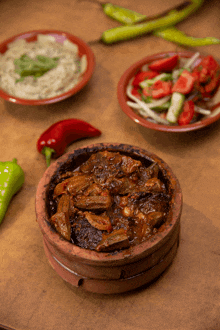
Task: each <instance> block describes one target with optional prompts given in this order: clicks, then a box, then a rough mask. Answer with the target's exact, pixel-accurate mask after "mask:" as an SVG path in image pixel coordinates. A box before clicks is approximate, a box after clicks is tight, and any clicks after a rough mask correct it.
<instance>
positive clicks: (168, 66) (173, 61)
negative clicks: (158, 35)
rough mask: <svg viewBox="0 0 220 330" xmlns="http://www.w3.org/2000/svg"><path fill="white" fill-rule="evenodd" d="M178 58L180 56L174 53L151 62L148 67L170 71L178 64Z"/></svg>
mask: <svg viewBox="0 0 220 330" xmlns="http://www.w3.org/2000/svg"><path fill="white" fill-rule="evenodd" d="M178 60H179V56H178V55H173V56H170V57H166V58H163V59H161V60H157V61H154V62H152V63H150V64H149V65H148V68H149V69H151V70H153V71H158V72H169V71H172V70H173V69H174V68H175V67H176V66H177V63H178Z"/></svg>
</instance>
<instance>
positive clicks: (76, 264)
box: [36, 143, 182, 294]
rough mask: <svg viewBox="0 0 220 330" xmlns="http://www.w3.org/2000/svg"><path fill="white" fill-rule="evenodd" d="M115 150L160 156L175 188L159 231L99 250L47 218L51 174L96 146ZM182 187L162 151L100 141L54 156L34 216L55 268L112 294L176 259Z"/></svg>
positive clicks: (146, 159) (75, 282) (146, 158)
mask: <svg viewBox="0 0 220 330" xmlns="http://www.w3.org/2000/svg"><path fill="white" fill-rule="evenodd" d="M104 150H107V151H111V152H112V151H113V152H114V151H115V152H120V153H121V154H124V155H127V156H130V157H132V158H134V159H137V160H140V161H141V162H142V163H143V164H145V165H146V166H149V165H150V164H152V163H154V162H157V164H158V165H159V173H160V177H161V180H162V181H164V183H165V184H166V186H167V188H168V189H169V191H171V202H170V208H169V212H168V217H167V220H166V222H165V223H164V224H163V225H162V226H161V228H160V230H158V232H157V234H155V236H152V238H151V239H148V240H146V241H144V242H143V243H141V244H138V245H136V246H133V247H130V248H128V249H124V250H120V251H116V252H114V253H111V252H96V251H94V250H89V249H84V248H81V247H79V246H76V245H74V244H72V243H70V242H69V241H67V240H65V239H64V238H62V237H61V236H60V235H59V234H58V233H57V232H56V231H55V229H53V228H52V226H51V224H50V223H49V221H48V194H49V193H48V192H49V188H50V186H51V185H52V184H53V178H54V177H55V176H56V175H58V174H63V173H65V172H66V171H67V170H68V169H69V170H70V169H75V168H77V167H78V166H79V165H81V164H82V163H84V162H85V161H86V160H87V159H88V158H89V157H90V156H91V155H92V154H94V153H96V152H98V151H104ZM181 210H182V192H181V188H180V185H179V182H178V180H177V178H176V177H175V175H174V174H173V172H172V170H171V169H170V168H169V166H168V165H167V164H166V163H165V162H164V161H163V160H162V159H160V158H159V157H158V156H156V155H154V154H152V153H150V152H148V151H146V150H144V149H141V148H138V147H135V146H130V145H125V144H117V143H114V144H110V143H107V144H96V145H91V146H88V147H83V148H79V149H76V150H74V151H73V152H72V153H67V154H65V155H63V156H62V157H60V158H59V159H58V160H56V161H55V162H54V163H53V164H52V165H51V166H50V167H49V168H48V169H47V170H46V172H45V173H44V175H43V177H42V178H41V180H40V182H39V184H38V187H37V193H36V218H37V222H38V224H39V227H40V230H41V232H42V235H43V244H44V250H45V254H46V256H47V258H48V260H49V262H50V264H51V266H52V267H53V269H54V270H55V271H56V272H57V274H58V275H59V276H60V277H61V278H62V279H64V280H65V281H66V282H68V283H69V284H71V285H72V286H73V287H82V288H83V289H85V290H87V291H91V292H96V293H104V294H112V293H121V292H126V291H130V290H133V289H136V288H138V287H141V286H143V285H145V284H149V283H151V282H152V281H153V280H155V279H157V278H158V277H159V276H160V275H161V274H162V273H163V272H164V271H165V269H167V267H168V266H169V265H170V264H171V262H172V261H173V259H174V257H175V255H176V252H177V248H178V242H179V232H180V216H181Z"/></svg>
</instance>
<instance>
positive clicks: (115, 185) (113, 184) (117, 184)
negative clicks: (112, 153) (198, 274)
mask: <svg viewBox="0 0 220 330" xmlns="http://www.w3.org/2000/svg"><path fill="white" fill-rule="evenodd" d="M105 186H106V188H107V189H109V191H110V192H111V194H119V195H127V194H129V193H131V192H133V191H134V190H135V189H136V183H135V182H134V181H132V180H131V179H129V178H127V177H123V178H114V177H113V178H109V179H108V180H107V182H106V184H105Z"/></svg>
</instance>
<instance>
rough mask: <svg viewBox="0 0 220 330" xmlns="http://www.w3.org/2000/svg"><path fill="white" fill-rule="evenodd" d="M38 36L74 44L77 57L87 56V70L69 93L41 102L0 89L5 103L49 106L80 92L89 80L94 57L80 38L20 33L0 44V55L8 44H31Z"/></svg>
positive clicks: (52, 33)
mask: <svg viewBox="0 0 220 330" xmlns="http://www.w3.org/2000/svg"><path fill="white" fill-rule="evenodd" d="M38 34H45V35H50V36H53V37H55V39H56V42H60V43H63V42H64V40H66V39H67V40H69V41H71V42H72V43H74V44H76V45H77V46H78V49H79V56H80V57H82V55H84V54H85V55H86V56H87V63H88V64H87V70H86V72H85V73H84V75H83V78H82V79H81V80H80V81H79V83H78V84H77V85H76V86H75V87H74V88H72V89H70V90H69V91H67V92H65V93H63V94H60V95H58V96H55V97H52V98H48V99H41V100H27V99H22V98H18V97H15V96H13V95H9V94H8V93H7V92H5V91H4V90H2V89H0V97H1V98H3V99H5V100H6V101H9V102H13V103H17V104H24V105H42V104H50V103H56V102H59V101H62V100H64V99H66V98H68V97H70V96H72V95H74V94H76V93H77V92H78V91H80V90H81V89H82V88H83V87H84V86H85V85H86V84H87V83H88V81H89V80H90V79H91V77H92V74H93V72H94V69H95V56H94V53H93V51H92V50H91V48H90V47H89V46H88V45H87V44H86V43H85V42H84V41H83V40H81V39H80V38H78V37H76V36H74V35H72V34H70V33H67V32H63V31H56V30H37V31H29V32H24V33H20V34H18V35H16V36H13V37H11V38H9V39H7V40H5V41H3V42H2V43H1V44H0V53H1V54H4V53H5V52H6V51H7V48H8V44H9V43H11V42H13V41H16V40H18V39H25V40H26V41H27V42H32V41H36V40H37V36H38Z"/></svg>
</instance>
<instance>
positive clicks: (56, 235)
mask: <svg viewBox="0 0 220 330" xmlns="http://www.w3.org/2000/svg"><path fill="white" fill-rule="evenodd" d="M181 212H182V192H181V188H180V185H179V182H178V180H177V178H176V177H175V175H174V174H173V172H172V170H171V169H170V168H169V166H168V165H167V164H166V163H165V162H164V161H163V160H162V159H160V158H159V157H158V156H156V155H155V154H152V153H150V152H148V151H147V150H144V149H141V148H139V147H136V146H131V145H126V144H119V143H113V144H111V143H104V144H96V145H91V146H88V147H83V148H79V149H76V150H74V151H73V152H71V153H66V154H64V155H63V156H62V157H60V158H59V159H58V160H56V161H55V162H54V163H53V164H52V165H51V166H50V167H49V168H48V169H47V170H46V172H45V173H44V175H43V177H42V179H41V180H40V182H39V184H38V187H37V194H36V216H37V222H38V224H39V227H40V230H41V232H42V234H43V244H44V250H45V254H46V256H47V258H48V260H49V263H50V264H51V266H52V267H53V269H54V270H55V271H56V272H57V274H58V275H59V276H60V277H61V278H62V279H63V280H65V281H66V282H68V283H69V284H71V285H72V286H73V287H80V288H83V289H85V290H87V291H91V292H96V293H104V294H113V293H122V292H126V291H130V290H134V289H136V288H138V287H141V286H143V285H146V284H150V283H151V282H152V281H154V280H156V279H157V278H158V277H159V276H160V275H161V274H162V273H163V272H164V271H165V270H166V269H167V268H168V267H169V265H170V264H171V263H172V261H173V259H174V257H175V255H176V252H177V249H178V242H179V233H180V216H181Z"/></svg>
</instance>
